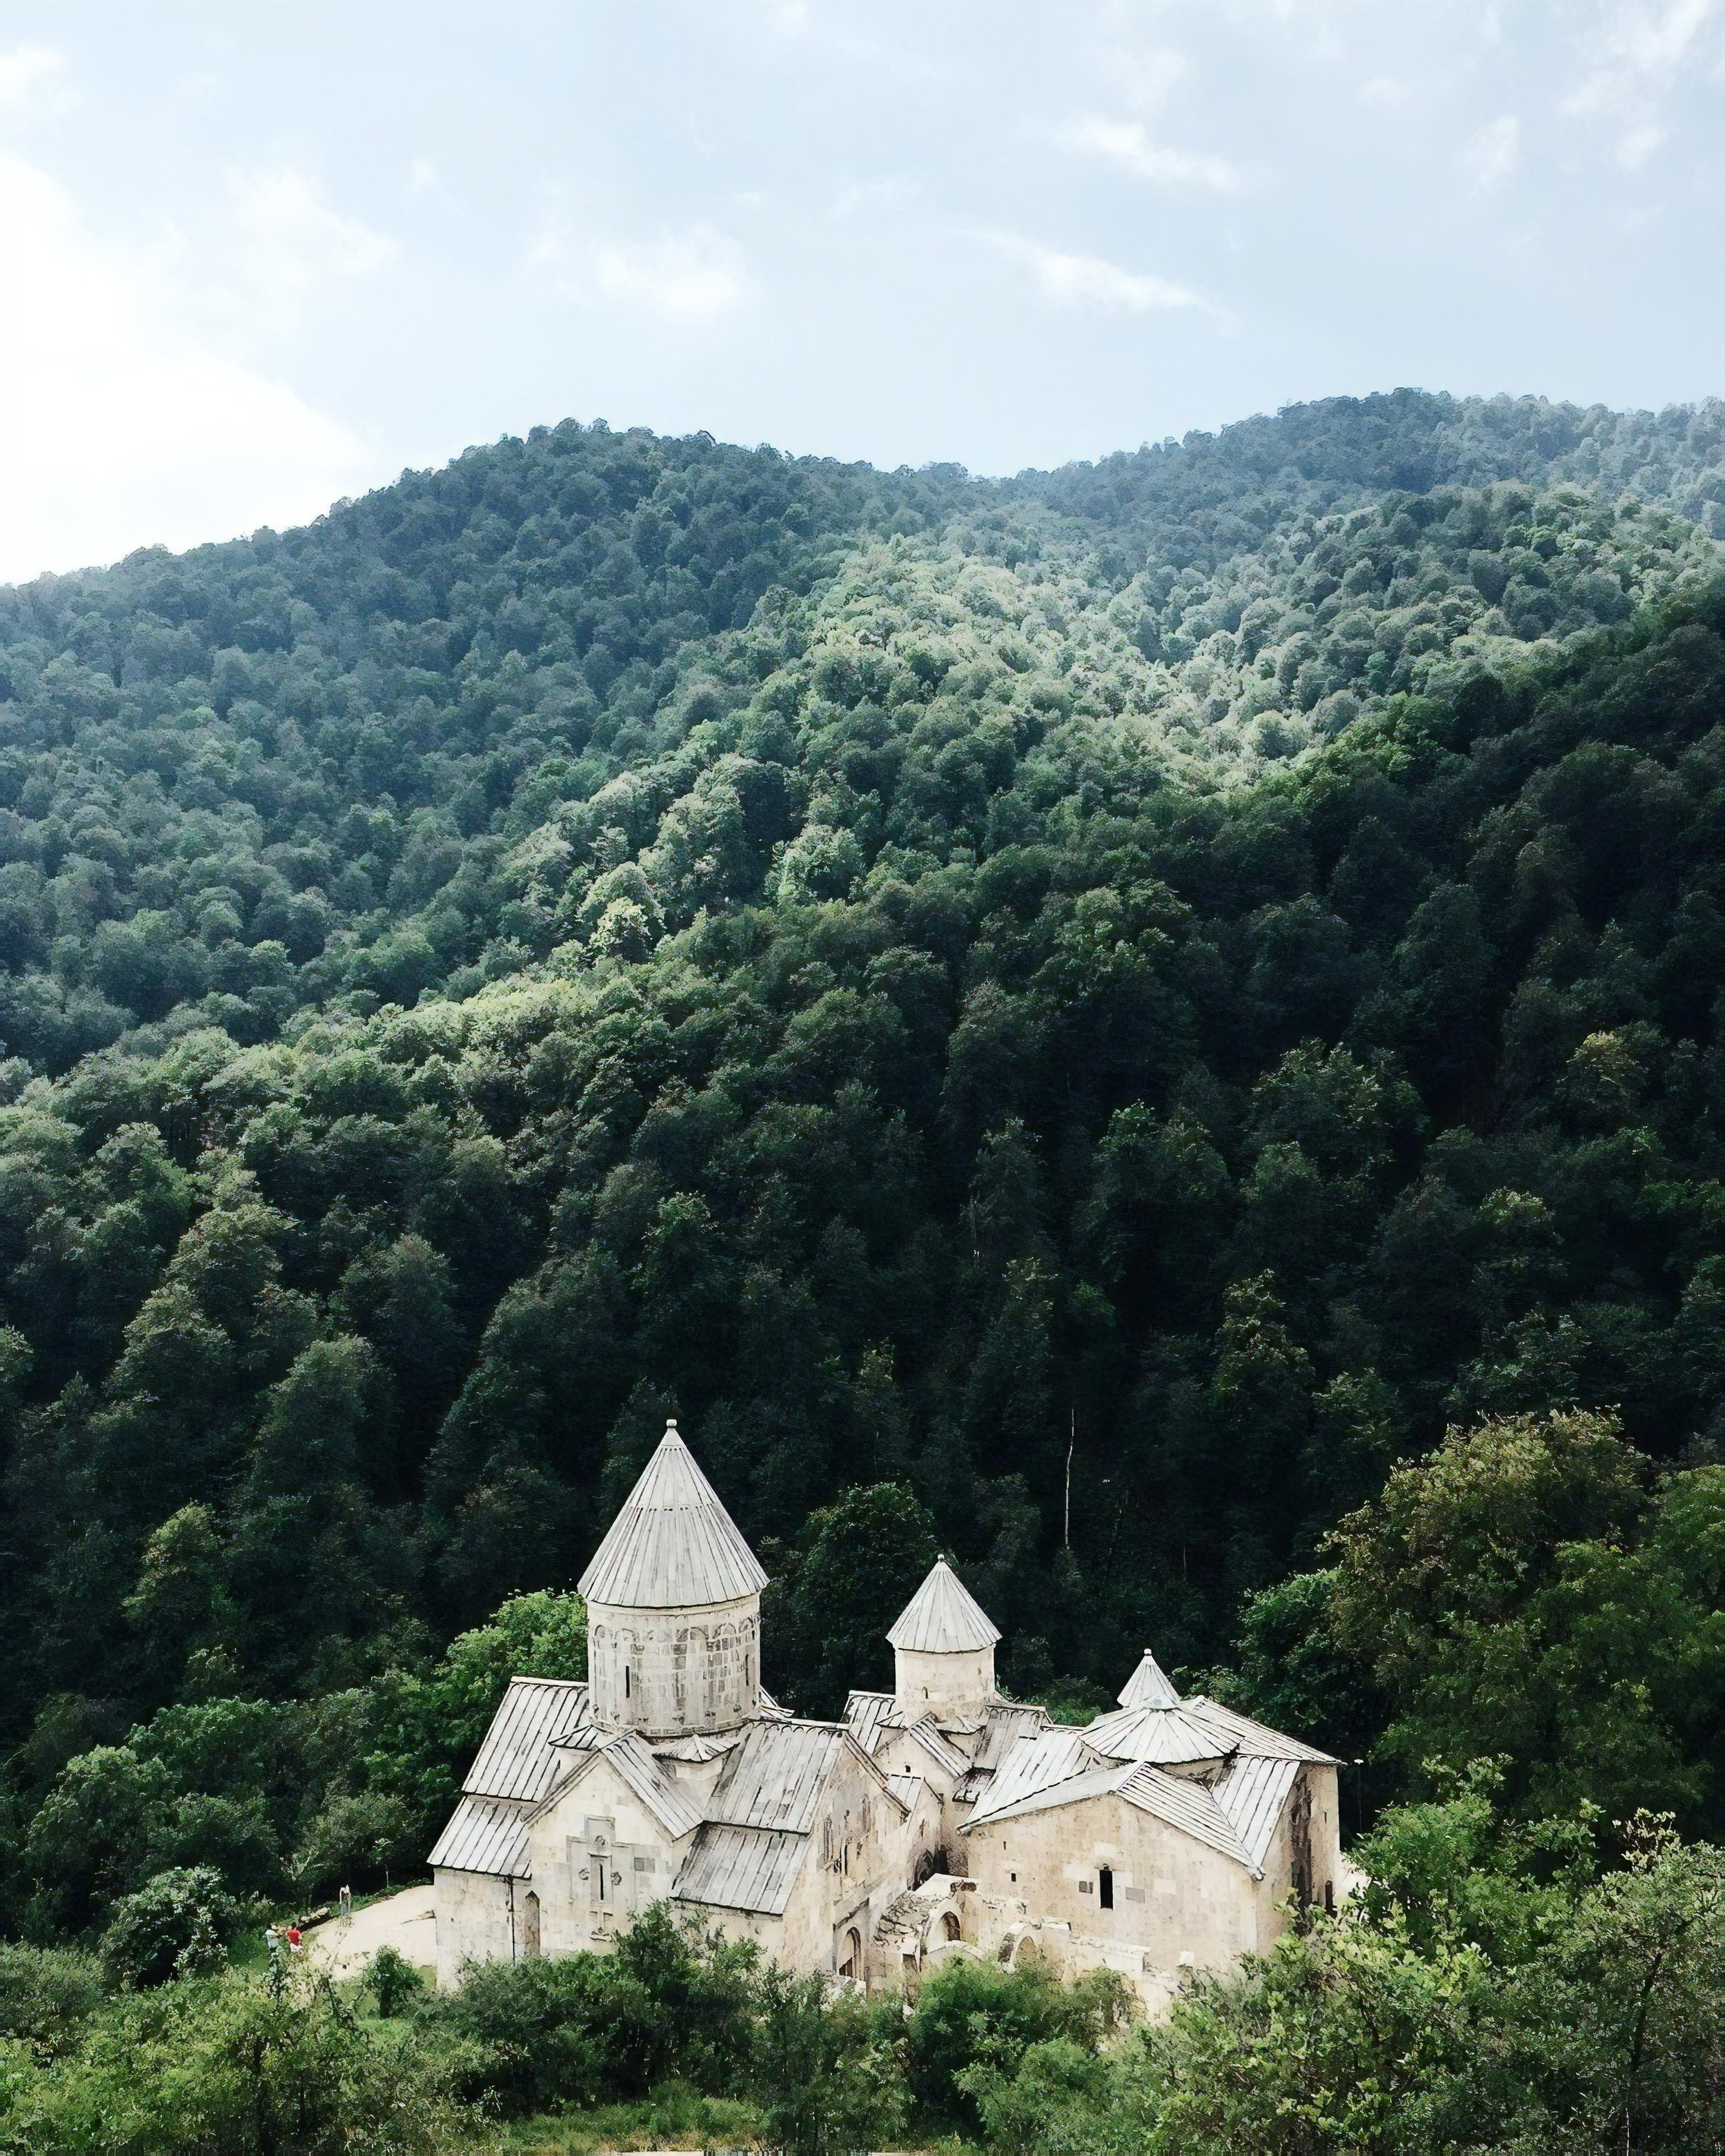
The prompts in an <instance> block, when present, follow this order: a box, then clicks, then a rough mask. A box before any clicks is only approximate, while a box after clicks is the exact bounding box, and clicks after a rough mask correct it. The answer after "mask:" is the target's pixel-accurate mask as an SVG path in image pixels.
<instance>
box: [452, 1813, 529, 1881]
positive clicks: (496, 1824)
mask: <svg viewBox="0 0 1725 2156" xmlns="http://www.w3.org/2000/svg"><path fill="white" fill-rule="evenodd" d="M426 1861H427V1863H428V1864H429V1866H430V1867H431V1869H432V1870H433V1871H484V1872H490V1873H491V1874H492V1875H493V1876H496V1877H500V1878H504V1879H511V1878H513V1879H526V1878H530V1877H531V1871H529V1869H528V1865H527V1825H526V1810H525V1809H524V1807H522V1806H521V1805H519V1804H509V1803H506V1802H504V1801H502V1800H501V1799H496V1798H492V1797H463V1798H462V1799H461V1801H460V1802H459V1804H457V1805H456V1807H455V1809H454V1811H453V1812H452V1813H451V1814H450V1815H449V1825H447V1826H446V1827H445V1828H444V1830H443V1832H442V1833H441V1834H440V1835H439V1836H438V1838H437V1846H436V1848H435V1849H434V1850H433V1851H432V1852H431V1855H430V1856H429V1857H428V1858H427V1859H426Z"/></svg>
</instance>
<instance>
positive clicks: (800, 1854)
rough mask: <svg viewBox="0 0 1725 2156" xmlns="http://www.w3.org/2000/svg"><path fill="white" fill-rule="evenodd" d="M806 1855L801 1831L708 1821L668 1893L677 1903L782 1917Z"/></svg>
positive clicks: (696, 1838)
mask: <svg viewBox="0 0 1725 2156" xmlns="http://www.w3.org/2000/svg"><path fill="white" fill-rule="evenodd" d="M808 1853H809V1837H808V1835H806V1834H783V1833H777V1832H773V1831H772V1830H762V1829H761V1828H758V1827H747V1826H735V1825H719V1824H713V1825H706V1826H704V1827H702V1828H701V1831H700V1833H699V1834H697V1835H696V1837H695V1840H694V1841H693V1842H692V1843H691V1845H690V1850H689V1854H688V1856H687V1857H686V1858H685V1860H684V1863H683V1868H682V1870H681V1871H680V1872H679V1873H678V1874H677V1883H676V1885H675V1887H674V1888H673V1889H672V1892H673V1893H674V1894H675V1897H676V1898H677V1900H678V1901H680V1902H699V1903H701V1904H704V1905H705V1906H706V1907H710V1908H715V1909H745V1910H747V1911H749V1912H751V1913H752V1914H757V1915H761V1916H769V1917H782V1916H783V1914H784V1911H785V1905H786V1903H787V1902H788V1901H789V1900H790V1898H791V1889H792V1887H793V1886H794V1885H795V1884H796V1881H797V1874H798V1871H800V1870H801V1869H802V1865H803V1858H804V1857H805V1856H807V1855H808Z"/></svg>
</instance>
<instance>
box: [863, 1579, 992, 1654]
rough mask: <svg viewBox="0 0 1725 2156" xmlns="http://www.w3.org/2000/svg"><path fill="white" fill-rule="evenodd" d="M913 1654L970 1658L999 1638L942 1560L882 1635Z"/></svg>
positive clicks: (891, 1642)
mask: <svg viewBox="0 0 1725 2156" xmlns="http://www.w3.org/2000/svg"><path fill="white" fill-rule="evenodd" d="M886 1637H887V1640H888V1641H889V1642H890V1644H891V1645H893V1646H895V1647H902V1648H903V1649H904V1650H906V1653H909V1654H916V1655H973V1654H975V1653H977V1652H978V1650H980V1649H982V1648H983V1647H992V1646H993V1645H994V1642H995V1641H996V1640H998V1639H999V1637H1000V1634H999V1630H997V1629H996V1628H995V1626H994V1625H991V1624H990V1623H989V1621H988V1617H987V1615H986V1614H985V1613H984V1611H983V1607H982V1605H981V1604H980V1603H978V1600H977V1599H976V1597H975V1596H974V1595H973V1594H972V1593H971V1591H970V1589H968V1587H967V1586H966V1585H965V1584H964V1583H963V1580H962V1579H960V1578H959V1577H958V1575H957V1573H956V1572H954V1571H953V1569H952V1566H951V1565H949V1564H948V1563H947V1560H946V1559H945V1558H943V1557H939V1558H936V1559H935V1561H934V1569H933V1570H932V1572H931V1573H929V1575H928V1577H927V1579H925V1580H924V1581H923V1583H922V1585H921V1586H920V1587H919V1588H918V1589H916V1593H915V1594H913V1595H912V1596H911V1599H910V1600H909V1601H908V1602H907V1603H906V1604H905V1606H904V1608H903V1609H902V1610H901V1611H900V1613H899V1616H898V1620H897V1622H896V1624H895V1625H893V1628H892V1630H891V1631H890V1632H889V1633H888V1634H887V1635H886Z"/></svg>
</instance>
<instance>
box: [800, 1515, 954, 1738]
mask: <svg viewBox="0 0 1725 2156" xmlns="http://www.w3.org/2000/svg"><path fill="white" fill-rule="evenodd" d="M939 1554H940V1550H939V1545H938V1544H937V1541H936V1539H935V1533H934V1522H933V1521H932V1519H931V1518H930V1517H929V1515H928V1513H927V1511H926V1510H925V1508H924V1507H922V1505H921V1504H919V1503H918V1502H917V1501H916V1497H915V1496H914V1495H913V1494H912V1493H911V1490H910V1489H909V1488H908V1487H907V1486H906V1485H905V1484H904V1483H902V1482H875V1483H871V1484H870V1485H868V1486H865V1487H862V1488H856V1489H850V1490H846V1491H844V1492H842V1494H841V1495H840V1496H839V1500H838V1501H837V1503H836V1504H833V1505H829V1506H824V1507H822V1509H821V1510H820V1511H819V1512H813V1513H811V1514H810V1515H809V1524H808V1526H807V1527H806V1528H805V1529H804V1531H803V1548H802V1549H801V1551H800V1552H799V1553H798V1557H797V1559H796V1566H795V1570H794V1572H793V1574H792V1576H791V1582H790V1586H789V1592H788V1594H787V1595H785V1596H784V1597H783V1599H780V1600H778V1602H777V1604H776V1606H775V1607H774V1609H773V1616H774V1617H778V1618H781V1619H782V1621H783V1625H784V1630H785V1631H786V1633H787V1635H788V1637H787V1639H786V1641H785V1644H784V1645H783V1646H782V1647H774V1646H773V1645H772V1644H771V1642H772V1635H771V1634H770V1633H769V1634H768V1641H769V1652H770V1653H772V1654H773V1655H774V1657H775V1661H781V1660H782V1661H783V1662H784V1663H785V1665H786V1666H787V1667H788V1671H789V1673H790V1685H791V1690H792V1692H793V1697H795V1698H796V1699H797V1700H798V1702H799V1703H801V1702H803V1701H806V1702H808V1703H809V1705H808V1711H809V1712H811V1713H815V1714H826V1715H834V1714H842V1713H843V1712H844V1708H845V1694H846V1693H847V1692H849V1691H851V1690H852V1689H853V1687H855V1686H863V1687H864V1688H865V1689H866V1688H867V1687H868V1686H870V1685H873V1686H875V1688H876V1689H878V1688H879V1687H880V1686H881V1685H883V1684H885V1685H887V1686H890V1684H891V1667H892V1666H891V1661H890V1659H889V1657H890V1655H891V1649H890V1648H889V1647H888V1646H887V1645H886V1634H887V1631H888V1630H889V1629H890V1628H891V1625H892V1622H893V1620H894V1619H895V1618H896V1616H897V1615H898V1614H899V1612H900V1610H901V1609H903V1608H904V1606H905V1604H906V1603H907V1602H908V1601H909V1600H910V1599H911V1595H912V1594H915V1593H916V1589H917V1588H918V1587H919V1586H920V1585H921V1584H922V1581H923V1579H924V1578H925V1577H926V1576H927V1573H928V1571H929V1568H930V1567H931V1566H932V1564H933V1563H934V1561H935V1559H936V1558H937V1556H938V1555H939Z"/></svg>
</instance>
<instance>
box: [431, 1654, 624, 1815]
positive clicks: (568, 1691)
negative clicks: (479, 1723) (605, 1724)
mask: <svg viewBox="0 0 1725 2156" xmlns="http://www.w3.org/2000/svg"><path fill="white" fill-rule="evenodd" d="M592 1725H593V1713H592V1710H591V1708H590V1707H588V1697H587V1686H585V1685H584V1684H582V1683H579V1682H577V1681H574V1680H572V1679H570V1678H567V1677H511V1679H510V1682H509V1689H508V1691H506V1692H505V1693H504V1695H503V1703H502V1705H501V1707H499V1708H498V1709H497V1712H496V1713H495V1714H494V1715H493V1716H492V1717H491V1726H490V1728H489V1729H488V1730H487V1731H486V1732H485V1742H484V1743H482V1744H481V1745H480V1748H479V1753H478V1755H477V1757H476V1758H475V1760H474V1763H473V1764H472V1766H471V1767H470V1768H468V1770H467V1779H466V1780H465V1781H464V1782H463V1783H462V1784H461V1789H462V1793H463V1794H464V1795H466V1796H470V1797H507V1798H510V1799H514V1800H517V1801H519V1802H521V1803H524V1804H537V1803H538V1801H539V1799H541V1798H542V1796H543V1795H544V1794H546V1792H547V1789H550V1788H551V1787H552V1784H553V1783H554V1782H556V1781H557V1780H560V1779H562V1775H563V1774H564V1773H565V1771H566V1770H567V1764H568V1762H567V1758H566V1757H564V1756H562V1755H560V1754H559V1753H557V1752H555V1751H553V1750H552V1746H553V1745H555V1744H557V1743H560V1742H561V1741H562V1740H563V1739H565V1738H569V1737H572V1736H578V1735H579V1734H580V1732H582V1731H583V1729H590V1728H591V1727H592Z"/></svg>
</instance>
